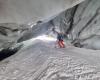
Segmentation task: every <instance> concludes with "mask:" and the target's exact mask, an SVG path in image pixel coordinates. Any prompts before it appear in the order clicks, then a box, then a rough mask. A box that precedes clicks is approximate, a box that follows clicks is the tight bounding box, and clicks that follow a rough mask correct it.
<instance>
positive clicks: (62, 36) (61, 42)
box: [52, 28, 65, 48]
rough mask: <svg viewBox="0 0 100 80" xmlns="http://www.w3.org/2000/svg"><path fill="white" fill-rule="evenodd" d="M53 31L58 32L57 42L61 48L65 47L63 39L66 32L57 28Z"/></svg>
mask: <svg viewBox="0 0 100 80" xmlns="http://www.w3.org/2000/svg"><path fill="white" fill-rule="evenodd" d="M52 31H53V32H54V33H56V34H57V44H58V46H59V47H60V48H65V44H64V41H63V38H64V34H63V33H61V32H57V31H56V30H55V28H53V29H52Z"/></svg>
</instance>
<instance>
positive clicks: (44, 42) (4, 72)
mask: <svg viewBox="0 0 100 80" xmlns="http://www.w3.org/2000/svg"><path fill="white" fill-rule="evenodd" d="M55 42H56V39H55V38H51V37H48V36H46V35H43V36H40V37H38V38H35V39H31V40H28V41H25V42H23V44H24V47H23V48H22V49H21V50H20V51H19V52H18V53H16V54H15V55H13V56H11V57H9V58H7V59H5V60H4V61H2V62H0V80H100V62H99V61H100V53H99V52H100V51H99V50H98V51H94V50H87V49H80V48H76V47H73V46H71V45H66V48H55Z"/></svg>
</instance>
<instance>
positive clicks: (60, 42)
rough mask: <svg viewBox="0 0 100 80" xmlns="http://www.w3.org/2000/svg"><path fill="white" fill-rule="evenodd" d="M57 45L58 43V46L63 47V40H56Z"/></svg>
mask: <svg viewBox="0 0 100 80" xmlns="http://www.w3.org/2000/svg"><path fill="white" fill-rule="evenodd" d="M58 45H59V47H60V48H65V45H64V41H63V40H58Z"/></svg>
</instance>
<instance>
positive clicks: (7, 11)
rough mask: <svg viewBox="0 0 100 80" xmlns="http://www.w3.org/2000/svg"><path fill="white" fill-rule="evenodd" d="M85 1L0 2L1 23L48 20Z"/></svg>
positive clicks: (19, 0) (11, 0)
mask: <svg viewBox="0 0 100 80" xmlns="http://www.w3.org/2000/svg"><path fill="white" fill-rule="evenodd" d="M82 1H84V0H0V23H28V22H30V21H33V22H36V21H38V20H44V19H48V18H50V17H52V16H54V15H57V14H59V13H60V12H62V11H64V10H66V9H68V8H70V7H72V6H75V5H76V4H79V3H81V2H82Z"/></svg>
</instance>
